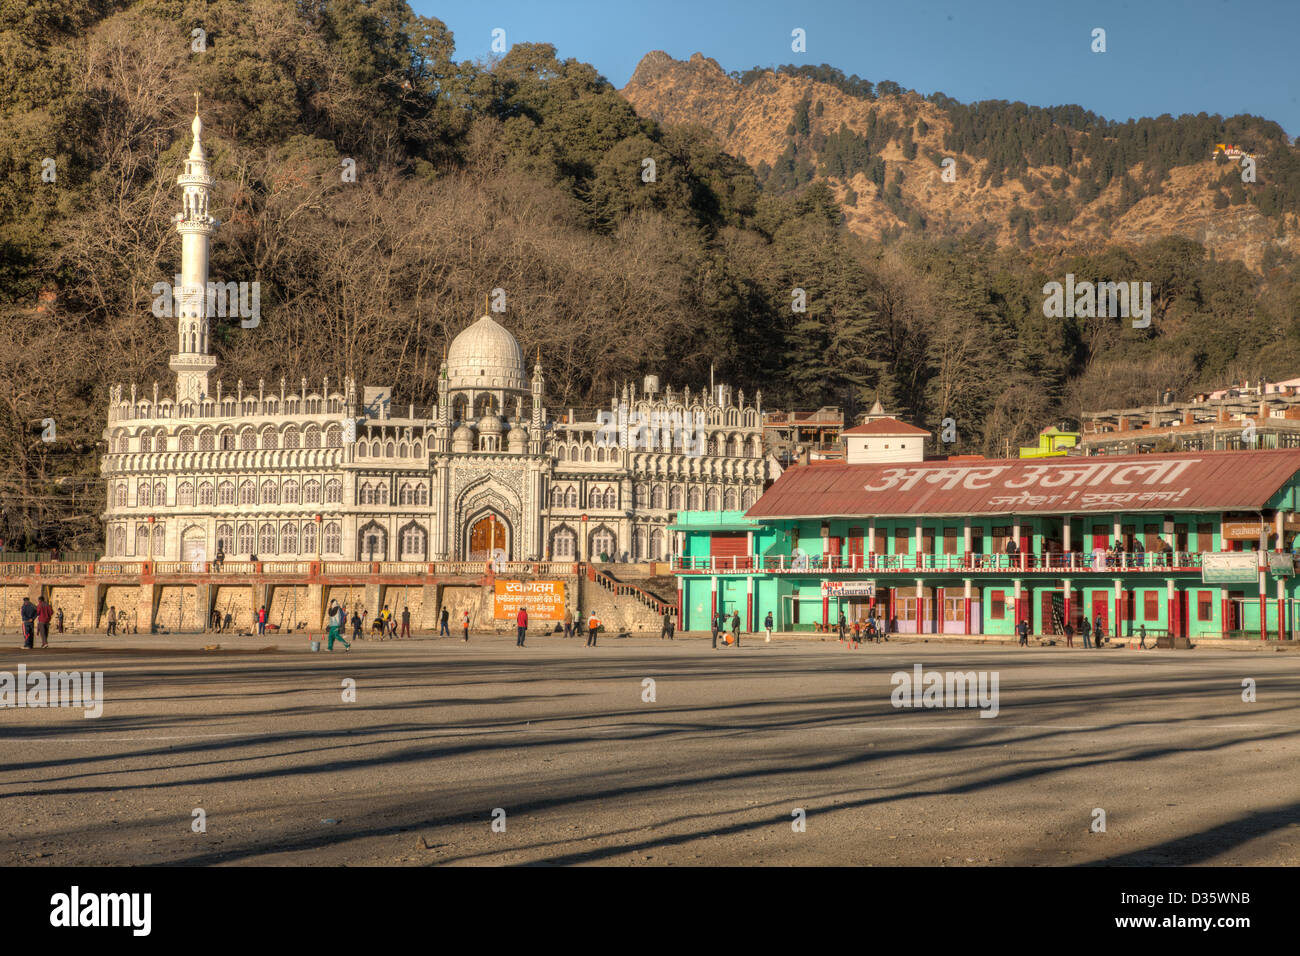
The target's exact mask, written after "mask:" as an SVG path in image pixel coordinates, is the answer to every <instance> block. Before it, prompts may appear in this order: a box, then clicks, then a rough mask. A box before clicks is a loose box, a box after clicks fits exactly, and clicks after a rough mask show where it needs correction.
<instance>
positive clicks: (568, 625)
mask: <svg viewBox="0 0 1300 956" xmlns="http://www.w3.org/2000/svg"><path fill="white" fill-rule="evenodd" d="M564 636H565V637H573V611H572V610H571V609H569V608H567V607H566V608H565V609H564Z"/></svg>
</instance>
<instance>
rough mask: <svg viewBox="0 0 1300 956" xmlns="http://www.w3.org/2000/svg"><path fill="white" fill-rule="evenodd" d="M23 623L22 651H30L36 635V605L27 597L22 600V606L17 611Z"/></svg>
mask: <svg viewBox="0 0 1300 956" xmlns="http://www.w3.org/2000/svg"><path fill="white" fill-rule="evenodd" d="M18 616H19V618H20V619H21V620H22V622H23V649H24V650H31V649H32V642H33V640H34V638H35V635H36V605H35V604H33V603H32V599H31V598H29V597H25V598H23V606H22V607H21V608H20V609H19V611H18Z"/></svg>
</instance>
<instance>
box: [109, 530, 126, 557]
mask: <svg viewBox="0 0 1300 956" xmlns="http://www.w3.org/2000/svg"><path fill="white" fill-rule="evenodd" d="M108 553H109V554H110V555H112V556H113V557H115V558H120V557H123V556H124V555H125V554H126V529H125V528H123V527H121V526H120V525H119V526H118V527H116V528H114V529H113V530H112V531H110V532H109V535H108Z"/></svg>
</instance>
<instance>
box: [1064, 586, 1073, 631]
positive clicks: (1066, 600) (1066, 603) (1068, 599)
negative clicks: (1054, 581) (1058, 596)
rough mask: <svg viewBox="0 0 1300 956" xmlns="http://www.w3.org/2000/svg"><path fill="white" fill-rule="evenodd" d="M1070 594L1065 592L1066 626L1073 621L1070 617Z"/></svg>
mask: <svg viewBox="0 0 1300 956" xmlns="http://www.w3.org/2000/svg"><path fill="white" fill-rule="evenodd" d="M1070 593H1071V592H1069V591H1066V592H1065V623H1066V624H1073V619H1072V618H1071V617H1070V604H1071V601H1070Z"/></svg>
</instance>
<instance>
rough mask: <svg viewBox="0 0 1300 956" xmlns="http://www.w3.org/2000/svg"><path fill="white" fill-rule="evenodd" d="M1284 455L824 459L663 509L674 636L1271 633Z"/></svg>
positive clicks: (1290, 463)
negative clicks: (747, 497)
mask: <svg viewBox="0 0 1300 956" xmlns="http://www.w3.org/2000/svg"><path fill="white" fill-rule="evenodd" d="M1298 486H1300V451H1296V450H1277V451H1257V452H1200V453H1192V454H1172V455H1132V456H1122V457H1120V456H1103V457H1094V458H1068V459H1067V458H1063V459H1056V460H1048V461H1033V460H1021V459H1003V460H983V459H979V460H961V461H912V462H903V463H899V462H883V463H825V464H812V465H804V466H800V467H795V468H791V469H789V470H787V471H786V472H785V473H784V474H783V475H782V476H781V477H780V478H779V479H778V480H777V481H776V482H775V483H774V484H773V485H772V486H771V488H770V489H768V491H767V492H766V493H765V494H764V495H763V496H762V497H761V498H760V499H759V500H758V502H757V503H756V504H755V505H754V506H753V507H751V508H750V509H748V511H744V512H741V511H723V512H685V513H681V514H679V516H678V519H677V523H676V524H675V525H674V526H673V528H672V530H673V531H675V532H676V548H675V552H676V553H675V556H674V559H673V560H674V571H675V573H676V577H677V581H678V597H679V604H680V611H681V615H682V616H681V618H680V620H681V622H682V625H681V626H682V627H683V628H685V629H688V630H707V629H708V627H709V621H710V617H711V615H712V614H713V613H715V612H716V611H719V610H720V611H724V612H725V613H727V614H728V615H730V614H732V613H733V612H739V613H740V617H741V620H742V621H744V622H745V626H746V628H747V629H749V630H761V629H762V626H763V622H764V620H765V618H766V617H767V615H768V613H769V612H770V613H771V614H772V617H773V621H774V624H775V627H776V629H778V630H805V631H806V630H814V629H823V628H828V627H829V628H834V627H835V626H836V624H837V623H838V621H839V617H840V614H841V613H843V614H844V616H845V618H846V619H847V620H848V621H850V622H851V621H853V620H854V619H855V618H856V619H865V618H867V617H869V616H871V615H873V614H874V615H875V616H876V617H877V619H878V620H881V621H883V622H888V624H889V627H890V630H891V631H893V632H899V633H955V634H988V635H1005V636H1010V635H1012V634H1013V633H1014V630H1015V627H1016V624H1017V622H1018V621H1020V620H1022V619H1024V620H1027V621H1028V622H1029V624H1030V627H1031V629H1032V631H1033V633H1035V634H1054V633H1060V632H1061V631H1062V629H1063V628H1064V626H1065V624H1066V623H1070V624H1072V625H1073V626H1074V627H1075V629H1076V630H1077V629H1078V628H1079V625H1080V624H1081V622H1082V620H1083V617H1084V616H1085V615H1087V617H1088V619H1089V621H1090V623H1093V622H1098V621H1099V622H1100V624H1101V626H1102V628H1103V629H1104V631H1105V633H1106V634H1107V635H1108V636H1111V637H1114V636H1116V624H1117V623H1118V634H1119V636H1120V637H1122V638H1125V639H1127V638H1129V637H1134V638H1136V636H1137V635H1138V634H1139V633H1140V632H1141V630H1142V629H1143V628H1145V632H1146V634H1147V635H1148V637H1151V638H1154V637H1156V636H1159V635H1161V634H1172V635H1174V636H1184V637H1192V638H1206V637H1221V636H1243V635H1245V636H1251V637H1265V638H1277V637H1279V636H1281V637H1283V638H1286V639H1289V638H1290V637H1291V635H1292V632H1293V630H1294V628H1295V626H1296V623H1297V616H1296V608H1295V606H1294V605H1295V601H1296V600H1297V594H1296V590H1297V589H1296V586H1295V579H1294V577H1293V571H1294V567H1295V563H1294V560H1293V558H1292V555H1291V553H1290V551H1283V550H1281V549H1283V548H1287V547H1289V546H1291V545H1292V539H1293V538H1294V536H1295V534H1296V531H1297V530H1300V517H1298V516H1296V515H1295V511H1296V505H1297V487H1298Z"/></svg>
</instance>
